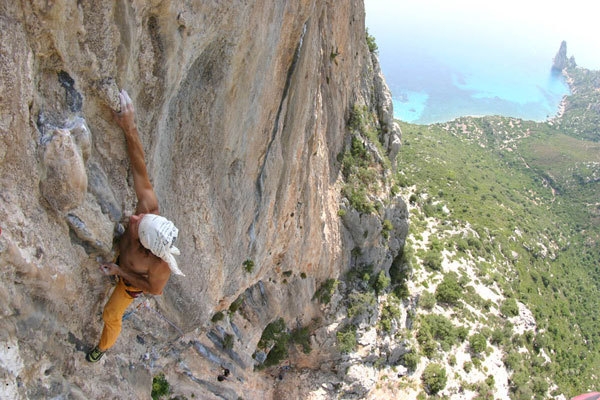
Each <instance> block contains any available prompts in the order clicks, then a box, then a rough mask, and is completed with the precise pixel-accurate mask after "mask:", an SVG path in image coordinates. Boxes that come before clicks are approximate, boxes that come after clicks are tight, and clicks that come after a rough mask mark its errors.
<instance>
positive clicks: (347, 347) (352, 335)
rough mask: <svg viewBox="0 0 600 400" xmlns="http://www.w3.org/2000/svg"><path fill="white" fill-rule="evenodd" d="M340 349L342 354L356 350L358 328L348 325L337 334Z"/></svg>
mask: <svg viewBox="0 0 600 400" xmlns="http://www.w3.org/2000/svg"><path fill="white" fill-rule="evenodd" d="M336 338H337V343H338V349H339V351H340V352H341V353H344V354H346V353H351V352H353V351H354V350H356V327H355V326H354V325H348V326H346V327H345V328H344V329H342V330H340V331H338V332H337V333H336Z"/></svg>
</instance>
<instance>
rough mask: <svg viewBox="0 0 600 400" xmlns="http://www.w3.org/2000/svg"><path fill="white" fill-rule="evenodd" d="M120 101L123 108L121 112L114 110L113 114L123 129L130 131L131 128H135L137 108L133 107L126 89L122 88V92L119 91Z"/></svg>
mask: <svg viewBox="0 0 600 400" xmlns="http://www.w3.org/2000/svg"><path fill="white" fill-rule="evenodd" d="M119 101H120V104H121V110H120V111H119V112H115V111H113V115H114V117H115V121H116V123H117V124H118V125H119V126H120V127H121V129H123V130H124V131H125V132H129V131H130V130H131V129H134V128H135V110H134V108H133V102H132V101H131V98H130V97H129V94H127V92H126V91H125V89H123V90H121V93H119Z"/></svg>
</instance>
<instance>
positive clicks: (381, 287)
mask: <svg viewBox="0 0 600 400" xmlns="http://www.w3.org/2000/svg"><path fill="white" fill-rule="evenodd" d="M391 282H392V281H391V279H390V278H389V277H388V276H387V274H386V273H385V271H383V270H382V271H379V274H377V278H375V281H374V282H373V289H375V293H377V295H381V294H382V293H383V292H384V291H385V290H386V289H387V288H388V287H389V286H390V283H391Z"/></svg>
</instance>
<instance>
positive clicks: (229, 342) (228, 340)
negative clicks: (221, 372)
mask: <svg viewBox="0 0 600 400" xmlns="http://www.w3.org/2000/svg"><path fill="white" fill-rule="evenodd" d="M223 348H224V349H225V350H231V349H233V335H232V334H229V333H226V334H225V336H224V337H223Z"/></svg>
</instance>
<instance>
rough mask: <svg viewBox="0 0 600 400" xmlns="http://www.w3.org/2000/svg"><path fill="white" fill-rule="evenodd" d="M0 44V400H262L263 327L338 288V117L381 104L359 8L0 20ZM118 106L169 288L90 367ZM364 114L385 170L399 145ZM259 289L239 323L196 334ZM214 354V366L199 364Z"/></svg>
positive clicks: (109, 217)
mask: <svg viewBox="0 0 600 400" xmlns="http://www.w3.org/2000/svg"><path fill="white" fill-rule="evenodd" d="M0 32H1V33H0V35H1V36H2V37H1V38H0V39H1V40H0V68H1V69H2V70H1V78H0V88H1V93H2V96H0V228H1V229H2V230H1V233H0V268H1V273H2V280H1V283H0V325H1V326H2V329H0V343H1V344H2V348H1V349H0V370H1V371H2V374H1V375H0V376H2V378H0V384H1V385H2V386H3V389H4V390H5V393H6V396H7V398H44V397H46V398H51V397H60V396H66V397H69V398H140V399H142V398H149V396H150V387H151V381H152V376H153V375H155V374H156V373H158V372H159V371H166V372H168V373H170V374H172V375H173V374H177V375H178V376H180V377H181V378H180V379H181V380H180V382H178V384H179V385H180V386H181V388H182V389H181V390H182V392H183V393H188V394H189V393H199V394H201V393H204V394H206V396H215V392H219V391H220V390H222V391H223V393H226V395H223V396H224V397H225V398H230V397H232V396H234V395H240V394H241V393H242V390H243V388H244V387H248V385H250V386H252V387H253V388H255V390H256V393H255V395H252V394H251V395H249V396H250V397H248V398H269V397H270V396H275V394H274V393H275V392H273V390H274V389H273V388H272V385H271V384H268V383H266V381H265V380H264V377H262V376H260V375H257V374H253V372H252V371H253V365H252V362H253V360H252V358H251V355H252V353H253V352H254V350H255V348H256V343H257V342H258V340H259V338H260V335H261V333H262V330H263V329H264V327H265V326H266V324H268V323H269V322H271V321H273V320H274V319H276V318H278V317H283V318H284V319H285V320H286V321H287V322H288V323H290V324H292V322H294V321H298V322H301V323H306V322H308V321H310V320H311V319H313V318H315V317H317V316H319V315H320V313H321V311H320V309H319V306H318V304H316V303H315V302H314V301H312V296H313V294H314V291H315V289H316V287H318V285H319V284H320V283H321V282H322V281H324V280H325V279H327V278H329V277H332V276H333V277H335V276H338V275H340V273H341V272H342V271H343V270H344V269H346V268H348V265H349V260H350V251H351V249H352V248H353V244H352V243H351V240H352V239H351V237H352V234H351V233H349V232H348V231H347V228H345V227H344V225H343V223H342V221H341V219H340V218H339V217H338V214H337V212H338V209H339V207H340V206H339V204H340V199H339V196H340V194H339V193H340V190H339V189H340V188H339V165H338V163H337V161H336V156H337V155H338V153H340V152H341V151H342V149H343V146H344V140H345V136H346V134H347V129H346V121H347V119H348V116H349V110H350V109H351V107H352V105H353V104H355V103H362V104H371V103H372V100H371V99H373V98H375V97H378V96H379V97H381V96H383V98H384V99H385V98H386V96H387V97H389V92H387V94H386V93H384V91H385V90H387V86H385V82H383V84H382V82H381V75H380V72H378V69H377V68H378V67H377V68H375V70H374V66H373V63H372V60H371V55H370V54H369V52H368V49H367V46H366V43H365V30H364V10H363V4H362V2H361V1H354V0H352V1H348V2H343V3H339V2H329V1H316V0H294V1H263V0H250V1H218V0H213V1H202V2H189V1H176V0H172V1H158V0H155V1H136V0H134V1H102V2H92V1H80V2H72V1H64V0H57V1H51V2H50V1H49V2H46V1H31V2H29V1H16V2H13V1H8V0H4V1H2V2H1V4H0ZM334 52H335V53H336V56H335V57H333V56H332V54H333V53H334ZM376 79H379V80H378V81H375V80H376ZM374 82H375V83H374ZM384 86H385V87H384ZM120 88H125V89H127V90H128V92H129V93H130V95H131V97H132V98H133V100H134V105H135V107H136V113H137V123H138V127H139V130H140V133H141V140H142V143H143V145H144V148H145V151H146V159H147V163H148V167H149V173H150V176H151V180H152V182H153V184H154V186H155V189H156V192H157V195H158V198H159V203H160V207H161V213H162V214H163V215H165V216H167V217H169V218H170V219H172V220H173V221H174V222H175V223H176V225H177V226H178V227H179V229H180V235H179V239H178V243H177V246H178V247H179V248H180V250H181V253H182V255H181V256H180V257H179V265H180V268H181V269H182V270H183V271H184V273H185V274H186V278H179V277H177V276H173V277H172V278H171V280H170V282H169V284H168V285H167V288H166V290H165V293H164V295H163V296H161V297H148V298H146V299H145V300H142V301H140V302H137V303H134V305H133V306H132V308H131V314H130V315H128V319H127V320H126V321H125V323H124V331H123V334H122V336H121V337H120V338H119V341H118V343H117V345H116V346H115V347H114V348H113V350H111V352H110V354H108V355H107V357H106V359H105V360H103V361H102V362H101V365H89V364H86V363H85V361H84V352H85V351H86V350H87V349H88V348H89V347H90V346H92V345H93V344H94V343H95V342H96V341H97V339H98V336H99V334H100V330H101V327H102V324H101V318H100V314H101V311H102V307H103V305H104V302H105V301H106V299H107V296H108V294H109V293H110V289H111V284H110V282H109V281H108V280H107V279H106V278H105V277H104V276H102V275H101V274H100V273H99V271H98V270H97V260H98V259H99V258H104V259H110V258H112V257H114V252H113V237H114V236H115V235H116V234H118V232H119V231H122V229H123V226H122V223H123V221H125V220H126V217H127V216H128V215H130V214H131V213H132V212H133V210H134V208H135V194H134V191H133V188H132V177H131V176H130V171H129V164H128V160H127V155H126V152H125V140H124V138H123V135H122V132H121V131H120V130H119V128H118V127H117V126H116V124H115V123H114V122H113V120H112V113H111V109H114V108H115V107H116V105H117V104H118V103H117V93H118V90H119V89H120ZM374 88H375V89H374ZM374 90H378V91H380V92H381V94H378V95H377V96H375V95H374V93H373V91H374ZM388 100H389V99H388ZM377 103H378V104H379V103H381V104H379V105H377V104H375V105H372V107H373V109H378V110H380V111H378V112H380V114H381V116H380V118H382V124H385V135H386V138H387V139H386V140H387V142H389V143H390V144H389V149H390V154H391V155H392V156H393V155H394V154H395V153H396V152H397V146H398V145H399V130H398V129H396V128H397V127H396V128H393V127H392V125H393V122H392V120H391V117H390V108H389V104H388V105H385V104H384V103H382V102H380V101H379V100H378V101H377ZM377 107H379V108H377ZM396 214H397V213H396ZM396 214H394V215H396ZM399 215H400V218H404V217H402V215H404V214H402V212H401V213H400V214H399ZM375 219H376V218H375ZM373 223H375V224H376V223H377V222H373ZM401 225H402V224H399V225H398V226H401ZM399 229H400V228H399ZM401 240H402V239H401ZM386 251H387V250H386ZM373 252H375V253H377V250H373ZM377 254H378V255H377V257H376V258H377V259H385V258H388V259H389V258H390V256H389V255H386V254H379V253H377ZM246 260H252V261H253V262H254V265H255V266H254V269H253V271H252V272H246V271H245V269H244V266H243V263H244V261H246ZM388 267H389V266H388ZM284 272H285V273H286V275H285V276H284V275H283V273H284ZM284 280H285V282H286V283H284ZM258 289H260V290H259V293H261V296H262V297H261V298H262V300H261V302H258V303H251V302H250V301H249V300H248V301H247V302H246V303H245V306H243V310H244V311H245V313H244V314H242V313H241V312H238V313H232V314H231V315H228V316H227V319H226V320H225V321H224V322H221V323H220V324H215V323H214V322H212V321H211V317H212V316H213V315H214V314H215V313H216V312H219V311H225V312H226V311H227V310H228V309H229V308H230V306H231V304H232V303H233V302H234V301H235V300H236V299H246V297H248V298H255V296H256V291H257V290H258ZM244 295H245V296H246V297H244ZM240 296H242V297H240ZM219 326H220V328H219ZM211 332H212V334H211ZM225 334H232V335H235V342H234V345H233V349H229V350H228V351H224V349H223V348H219V346H217V345H216V344H215V343H218V342H219V338H220V340H223V338H224V335H225ZM215 338H216V339H215ZM211 339H212V340H211ZM194 343H197V345H193V344H194ZM199 349H203V350H199ZM209 355H212V356H209ZM219 362H222V363H226V364H228V365H231V366H232V368H235V372H236V373H237V376H238V381H236V382H230V383H228V384H229V385H230V386H229V387H228V388H223V387H222V386H215V383H214V382H213V381H214V376H215V374H214V368H215V366H216V364H218V363H219ZM314 363H315V364H318V360H316V361H314ZM107 372H108V373H107ZM199 382H200V383H199ZM209 382H210V383H209ZM186 385H189V387H188V386H186ZM236 385H237V386H236ZM186 388H187V389H186ZM186 390H188V391H187V392H186ZM124 393H126V394H127V396H129V397H127V396H126V397H123V394H124ZM259 393H260V394H259ZM223 396H221V397H223ZM261 396H262V397H261ZM0 397H2V396H0ZM200 398H211V397H202V396H201V397H200ZM232 398H233V397H232Z"/></svg>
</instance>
